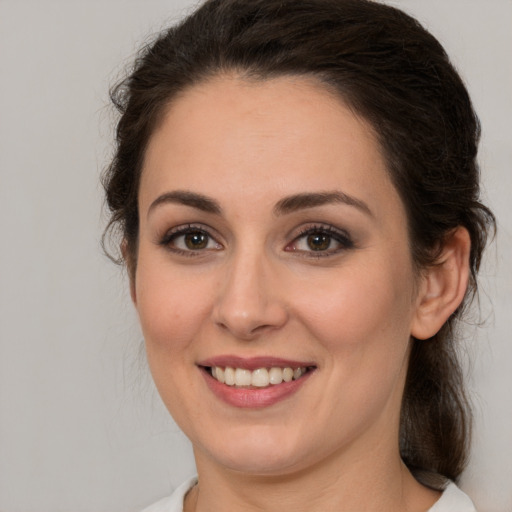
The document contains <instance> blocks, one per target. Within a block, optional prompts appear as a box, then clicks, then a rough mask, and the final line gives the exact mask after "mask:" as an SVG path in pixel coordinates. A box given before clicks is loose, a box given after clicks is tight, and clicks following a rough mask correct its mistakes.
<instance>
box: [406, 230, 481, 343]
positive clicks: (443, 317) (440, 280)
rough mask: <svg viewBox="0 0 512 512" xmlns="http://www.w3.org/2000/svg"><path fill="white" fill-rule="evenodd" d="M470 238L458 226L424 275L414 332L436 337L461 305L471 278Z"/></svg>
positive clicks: (426, 337) (419, 334)
mask: <svg viewBox="0 0 512 512" xmlns="http://www.w3.org/2000/svg"><path fill="white" fill-rule="evenodd" d="M470 248H471V239H470V236H469V233H468V231H467V229H466V228H463V227H461V226H459V227H458V228H456V229H455V230H454V231H453V232H452V233H450V235H449V236H448V237H447V238H446V240H445V241H444V243H443V247H442V251H441V254H440V256H439V259H438V260H437V262H436V263H434V265H432V266H431V267H429V268H428V269H427V270H426V271H425V272H424V273H423V275H422V278H421V284H420V287H419V293H418V297H417V308H416V311H415V314H414V317H413V321H412V325H411V335H412V336H414V337H415V338H417V339H421V340H425V339H428V338H431V337H432V336H434V335H435V334H436V333H437V332H438V331H439V330H440V329H441V327H442V326H443V325H444V323H445V322H446V321H447V320H448V318H449V317H450V315H452V314H453V312H454V311H455V310H456V309H457V308H458V307H459V305H460V304H461V302H462V300H463V299H464V295H465V293H466V290H467V287H468V281H469V252H470Z"/></svg>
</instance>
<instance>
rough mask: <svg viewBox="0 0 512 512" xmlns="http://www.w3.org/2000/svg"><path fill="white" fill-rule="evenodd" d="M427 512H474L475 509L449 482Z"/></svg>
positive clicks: (464, 495) (467, 497)
mask: <svg viewBox="0 0 512 512" xmlns="http://www.w3.org/2000/svg"><path fill="white" fill-rule="evenodd" d="M428 512H476V508H475V506H474V505H473V502H472V501H471V500H470V499H469V496H468V495H467V494H464V493H463V492H462V491H461V490H460V489H459V488H458V487H457V486H456V485H455V484H454V483H453V482H451V483H449V484H448V486H447V487H446V489H445V490H444V491H443V494H442V495H441V497H440V498H439V500H438V501H437V502H436V503H435V504H434V506H433V507H432V508H430V509H429V510H428Z"/></svg>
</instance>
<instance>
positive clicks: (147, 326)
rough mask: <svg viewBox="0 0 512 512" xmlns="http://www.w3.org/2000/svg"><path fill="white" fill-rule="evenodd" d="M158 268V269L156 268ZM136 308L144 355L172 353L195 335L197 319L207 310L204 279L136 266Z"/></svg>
mask: <svg viewBox="0 0 512 512" xmlns="http://www.w3.org/2000/svg"><path fill="white" fill-rule="evenodd" d="M159 268H160V269H161V270H162V271H159ZM136 290H137V311H138V314H139V319H140V323H141V326H142V330H143V333H144V337H145V340H146V345H147V350H148V355H151V353H152V352H158V353H159V355H162V354H161V353H162V352H163V351H165V352H167V353H173V355H175V354H177V353H179V352H180V351H181V350H184V349H185V348H186V347H187V346H188V345H189V344H190V342H191V340H193V339H194V337H196V335H197V332H198V330H199V329H200V328H201V326H202V322H201V319H202V318H204V317H205V316H207V315H208V312H209V311H210V310H211V304H210V302H211V299H210V298H211V296H212V294H211V293H209V292H208V282H207V281H205V280H204V279H201V278H192V277H191V276H190V275H189V274H187V277H186V278H185V277H184V273H183V272H181V273H180V272H170V271H169V269H168V268H167V269H166V268H165V267H164V266H162V265H161V266H158V265H157V264H156V263H155V264H153V265H152V264H151V263H149V264H147V265H146V264H143V265H140V266H139V268H138V271H137V281H136Z"/></svg>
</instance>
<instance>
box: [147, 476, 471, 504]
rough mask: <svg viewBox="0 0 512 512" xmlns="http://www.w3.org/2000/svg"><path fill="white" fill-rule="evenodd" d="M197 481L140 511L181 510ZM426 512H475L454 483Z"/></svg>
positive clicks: (466, 497) (184, 484)
mask: <svg viewBox="0 0 512 512" xmlns="http://www.w3.org/2000/svg"><path fill="white" fill-rule="evenodd" d="M196 483H197V478H196V477H194V478H191V479H190V480H187V481H186V482H184V483H183V484H182V485H180V486H179V487H178V488H177V489H176V490H175V491H174V492H173V493H172V495H171V496H168V497H167V498H164V499H163V500H160V501H157V502H156V503H153V505H151V506H150V507H148V508H145V509H144V510H143V511H142V512H183V499H184V498H185V494H187V492H188V491H189V490H190V489H191V488H192V487H193V486H194V485H195V484H196ZM427 512H476V509H475V506H474V505H473V503H472V501H471V500H470V499H469V497H468V496H467V495H466V494H464V493H463V492H462V491H461V490H460V489H459V488H458V487H457V486H456V485H455V484H454V483H450V484H449V485H448V486H447V487H446V489H445V490H444V492H443V494H442V495H441V497H440V498H439V499H438V500H437V502H436V503H434V505H433V506H432V507H431V508H430V509H429V510H428V511H427Z"/></svg>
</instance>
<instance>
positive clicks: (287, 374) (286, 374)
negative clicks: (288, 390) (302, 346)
mask: <svg viewBox="0 0 512 512" xmlns="http://www.w3.org/2000/svg"><path fill="white" fill-rule="evenodd" d="M292 379H293V370H292V369H291V368H283V380H284V381H285V382H291V381H292Z"/></svg>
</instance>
